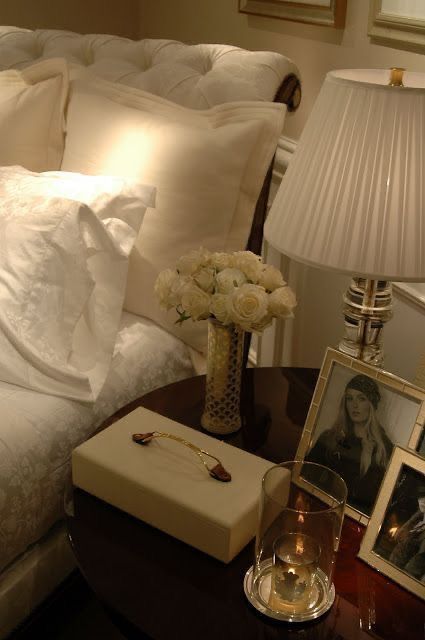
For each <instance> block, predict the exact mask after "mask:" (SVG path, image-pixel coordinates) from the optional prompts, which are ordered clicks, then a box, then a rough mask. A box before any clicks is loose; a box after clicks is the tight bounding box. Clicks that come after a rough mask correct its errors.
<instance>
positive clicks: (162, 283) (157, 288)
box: [154, 269, 180, 310]
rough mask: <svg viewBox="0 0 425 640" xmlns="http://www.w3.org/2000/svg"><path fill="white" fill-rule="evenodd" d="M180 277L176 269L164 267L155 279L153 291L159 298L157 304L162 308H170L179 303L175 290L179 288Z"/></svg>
mask: <svg viewBox="0 0 425 640" xmlns="http://www.w3.org/2000/svg"><path fill="white" fill-rule="evenodd" d="M179 283H180V278H179V274H178V273H177V271H174V270H173V269H164V271H161V272H160V273H159V275H158V277H157V279H156V281H155V285H154V292H155V295H156V296H157V298H158V300H159V304H160V306H161V307H163V308H164V309H167V310H168V309H171V308H172V307H175V306H177V304H179V302H180V299H179V298H178V296H177V295H176V294H177V291H178V289H179Z"/></svg>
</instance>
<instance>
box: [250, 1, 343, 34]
mask: <svg viewBox="0 0 425 640" xmlns="http://www.w3.org/2000/svg"><path fill="white" fill-rule="evenodd" d="M346 9H347V0H303V2H298V0H239V12H240V13H249V14H253V15H256V16H267V17H270V18H281V19H283V20H291V21H293V22H307V23H309V24H317V25H321V26H325V27H335V28H337V29H343V28H344V24H345V14H346Z"/></svg>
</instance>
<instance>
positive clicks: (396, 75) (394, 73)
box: [388, 67, 406, 87]
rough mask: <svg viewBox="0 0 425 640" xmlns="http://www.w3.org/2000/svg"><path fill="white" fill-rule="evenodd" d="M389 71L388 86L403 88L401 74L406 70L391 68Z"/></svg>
mask: <svg viewBox="0 0 425 640" xmlns="http://www.w3.org/2000/svg"><path fill="white" fill-rule="evenodd" d="M390 71H391V75H390V81H389V83H388V84H389V86H390V87H403V86H404V85H403V74H404V72H405V71H406V69H403V68H402V67H391V69H390Z"/></svg>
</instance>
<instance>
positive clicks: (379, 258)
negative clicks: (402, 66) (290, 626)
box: [264, 70, 425, 281]
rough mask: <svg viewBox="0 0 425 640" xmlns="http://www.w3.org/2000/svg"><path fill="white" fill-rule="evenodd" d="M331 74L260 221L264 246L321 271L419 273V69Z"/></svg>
mask: <svg viewBox="0 0 425 640" xmlns="http://www.w3.org/2000/svg"><path fill="white" fill-rule="evenodd" d="M389 78H390V71H385V70H344V71H333V72H331V73H329V74H328V75H327V77H326V79H325V82H324V84H323V86H322V89H321V92H320V94H319V96H318V99H317V101H316V104H315V106H314V108H313V110H312V113H311V116H310V118H309V120H308V122H307V124H306V126H305V129H304V131H303V134H302V136H301V139H300V141H299V143H298V145H297V150H296V152H295V154H294V157H293V158H292V159H291V162H290V164H289V168H288V170H287V172H286V174H285V176H284V178H283V180H282V184H281V186H280V189H279V191H278V193H277V195H276V198H275V200H274V203H273V205H272V208H271V211H270V214H269V216H268V219H267V221H266V225H265V230H264V234H265V237H266V239H267V240H268V241H269V243H270V244H271V245H272V246H274V247H275V248H276V249H278V250H279V251H281V252H282V253H284V254H285V255H287V256H289V257H292V258H294V259H296V260H298V261H301V262H304V263H307V264H310V265H313V266H316V267H322V268H325V269H332V270H336V271H339V272H346V273H349V274H350V275H356V276H360V277H367V278H370V279H375V280H393V281H394V280H395V281H398V280H406V281H423V280H425V144H424V143H425V74H422V73H405V74H404V78H403V83H404V85H405V86H403V87H399V86H388V82H389Z"/></svg>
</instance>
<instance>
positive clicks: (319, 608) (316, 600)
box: [243, 561, 335, 622]
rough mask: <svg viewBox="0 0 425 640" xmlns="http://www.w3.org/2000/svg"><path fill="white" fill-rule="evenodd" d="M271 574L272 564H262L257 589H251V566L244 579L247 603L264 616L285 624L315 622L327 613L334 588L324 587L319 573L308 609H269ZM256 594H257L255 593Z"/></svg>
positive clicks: (252, 569)
mask: <svg viewBox="0 0 425 640" xmlns="http://www.w3.org/2000/svg"><path fill="white" fill-rule="evenodd" d="M271 572H272V562H271V561H270V562H267V563H265V564H264V566H263V567H262V570H261V574H260V576H259V578H258V588H257V589H256V590H254V589H253V573H254V567H253V566H251V567H250V568H249V569H248V571H247V572H246V574H245V578H244V583H243V586H244V591H245V595H246V597H247V598H248V600H249V602H250V603H251V604H252V605H253V607H255V609H257V611H259V612H260V613H263V614H264V615H266V616H268V617H269V618H273V619H274V620H284V621H286V622H307V621H308V620H315V619H316V618H318V617H319V616H322V615H323V614H324V613H326V611H329V609H330V608H331V606H332V605H333V603H334V600H335V587H334V585H333V584H332V585H331V586H330V588H328V587H327V585H326V577H325V574H324V573H323V572H322V571H320V569H319V570H318V571H317V573H316V577H315V581H314V585H313V589H312V600H311V601H310V602H309V604H308V607H307V606H306V607H305V608H304V609H301V608H300V607H299V606H298V607H297V608H298V610H297V611H295V607H290V608H289V607H288V611H285V610H284V609H279V610H278V609H273V608H272V607H270V605H269V604H268V603H269V599H270V591H271V575H272V574H271ZM256 592H257V593H256Z"/></svg>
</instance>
